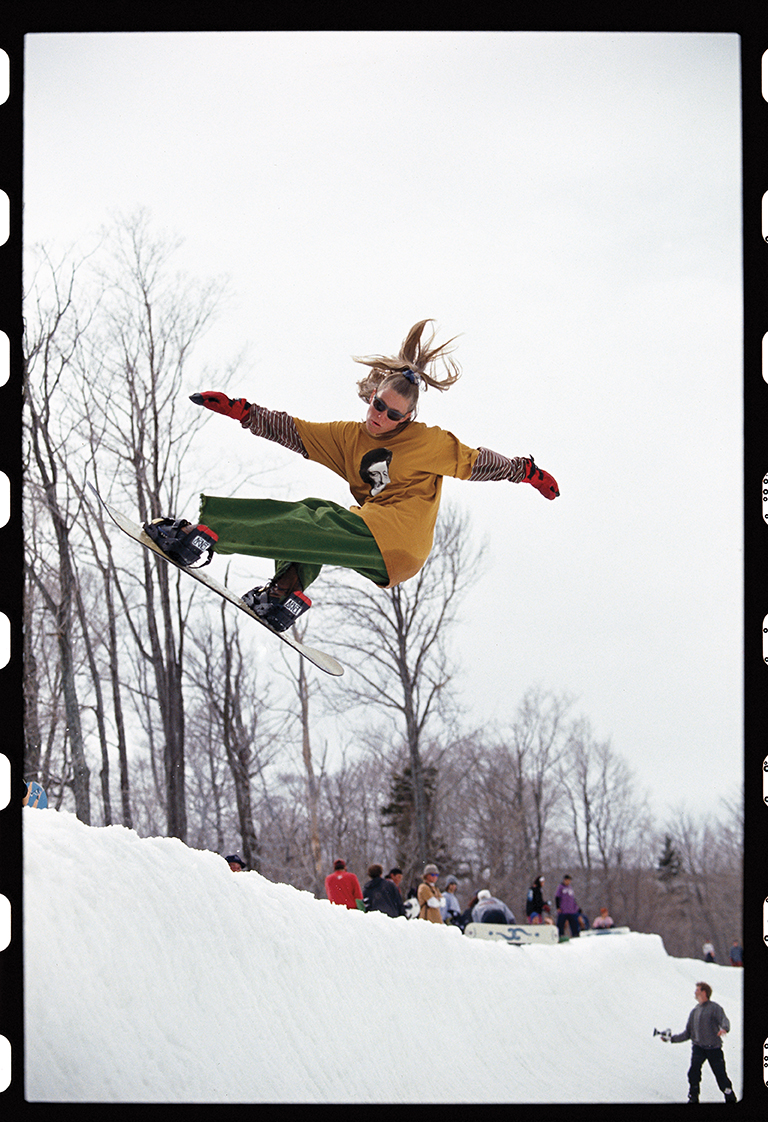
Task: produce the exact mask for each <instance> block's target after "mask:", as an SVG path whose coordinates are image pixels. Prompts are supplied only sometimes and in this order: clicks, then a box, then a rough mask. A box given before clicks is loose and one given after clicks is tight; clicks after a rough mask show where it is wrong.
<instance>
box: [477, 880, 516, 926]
mask: <svg viewBox="0 0 768 1122" xmlns="http://www.w3.org/2000/svg"><path fill="white" fill-rule="evenodd" d="M472 922H473V923H514V922H515V917H514V915H513V914H512V912H511V911H510V909H509V908H508V907H507V905H506V904H505V903H504V902H503V901H502V900H499V899H497V897H496V896H491V893H490V891H489V890H488V889H487V888H483V889H481V890H480V892H478V894H477V903H476V904H475V906H474V908H473V909H472Z"/></svg>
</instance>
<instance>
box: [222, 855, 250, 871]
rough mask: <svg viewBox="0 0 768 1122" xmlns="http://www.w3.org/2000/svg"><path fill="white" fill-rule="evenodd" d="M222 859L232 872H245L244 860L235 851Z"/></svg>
mask: <svg viewBox="0 0 768 1122" xmlns="http://www.w3.org/2000/svg"><path fill="white" fill-rule="evenodd" d="M224 860H225V861H226V862H227V864H228V865H229V867H230V869H231V870H232V872H233V873H244V872H245V861H243V859H242V857H240V856H238V854H237V853H230V855H229V857H225V858H224Z"/></svg>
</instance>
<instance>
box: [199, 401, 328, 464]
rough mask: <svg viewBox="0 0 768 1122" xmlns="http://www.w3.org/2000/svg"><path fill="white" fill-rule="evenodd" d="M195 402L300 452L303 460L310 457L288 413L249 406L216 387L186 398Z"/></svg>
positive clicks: (292, 450) (283, 446)
mask: <svg viewBox="0 0 768 1122" xmlns="http://www.w3.org/2000/svg"><path fill="white" fill-rule="evenodd" d="M189 400H190V401H194V403H195V405H202V406H204V407H205V408H206V409H212V410H213V412H214V413H221V414H223V415H224V416H225V417H232V418H233V419H234V420H235V421H239V422H240V424H241V425H242V427H243V428H244V429H248V430H249V431H250V432H252V433H253V434H254V436H263V437H264V438H265V440H274V441H275V443H276V444H279V445H280V446H281V447H282V448H287V449H288V450H289V451H291V452H299V453H300V454H301V455H302V456H304V457H305V458H306V459H308V458H309V455H308V453H307V450H306V448H305V447H304V444H303V442H302V439H301V437H300V436H299V433H298V430H297V428H296V425H295V424H294V422H293V417H291V416H289V414H288V413H276V412H274V411H273V410H271V409H264V408H263V406H261V405H251V403H250V402H249V401H246V400H245V398H244V397H236V398H232V397H227V395H226V394H225V393H221V392H219V391H218V390H206V391H205V393H195V394H192V396H191V397H190V399H189Z"/></svg>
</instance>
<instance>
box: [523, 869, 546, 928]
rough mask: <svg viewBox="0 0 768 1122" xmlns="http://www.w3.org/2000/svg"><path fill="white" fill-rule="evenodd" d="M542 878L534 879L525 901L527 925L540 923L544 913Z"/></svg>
mask: <svg viewBox="0 0 768 1122" xmlns="http://www.w3.org/2000/svg"><path fill="white" fill-rule="evenodd" d="M543 890H544V877H536V880H535V881H534V882H533V884H532V885H531V887H530V888H529V889H528V895H527V897H526V899H525V917H526V919H527V920H528V922H529V923H541V921H542V915H543V913H544V891H543Z"/></svg>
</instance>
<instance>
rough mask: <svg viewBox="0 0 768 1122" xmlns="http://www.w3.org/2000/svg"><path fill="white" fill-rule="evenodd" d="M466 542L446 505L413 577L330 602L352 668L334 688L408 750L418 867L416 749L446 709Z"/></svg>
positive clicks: (472, 569) (474, 562)
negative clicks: (390, 723) (387, 723)
mask: <svg viewBox="0 0 768 1122" xmlns="http://www.w3.org/2000/svg"><path fill="white" fill-rule="evenodd" d="M470 540H471V533H470V528H469V521H468V518H467V517H466V515H464V514H461V513H460V512H459V511H458V510H457V509H456V508H452V507H450V506H445V507H444V508H443V510H442V512H441V514H440V516H439V518H438V522H437V527H436V532H435V543H434V547H433V550H432V553H431V555H430V557H429V559H428V560H427V562H426V564H425V565H424V567H423V569H422V570H421V572H419V573H418V574H417V575H416V576H415V577H412V578H411V580H409V581H406V582H405V583H404V584H400V585H397V586H396V587H395V588H391V589H388V590H387V591H384V592H377V591H375V590H373V589H371V587H370V585H368V586H367V587H366V588H365V589H364V590H363V589H361V587H360V586H359V585H357V584H354V583H352V582H351V581H346V582H342V583H341V584H339V585H338V588H337V590H336V596H335V598H336V600H337V601H338V603H339V604H340V606H341V622H340V625H339V636H340V638H339V639H338V641H337V643H336V645H337V646H338V647H339V648H340V649H341V650H342V651H343V652H346V654H347V656H348V657H347V662H348V664H349V665H350V667H351V669H352V680H351V682H350V684H349V685H347V686H344V685H342V686H341V687H340V688H341V689H342V691H343V692H344V697H345V700H346V702H347V703H348V704H351V705H365V707H366V713H367V714H370V713H371V712H372V711H374V710H375V709H377V710H379V711H380V712H384V713H388V714H389V715H390V716H391V717H392V718H393V719H394V722H395V725H396V726H397V725H399V729H400V735H401V736H402V737H403V738H404V740H405V743H406V745H407V749H408V756H409V763H410V769H411V777H412V782H413V795H414V817H415V825H416V839H417V842H416V844H417V853H416V860H417V863H420V864H424V862H426V861H427V860H429V858H430V854H429V852H428V844H429V830H428V822H427V815H428V806H427V798H426V791H425V776H424V765H423V761H422V745H423V743H424V737H425V735H426V731H427V728H428V724H429V722H430V720H431V719H432V718H433V717H437V716H438V715H439V714H441V713H442V714H445V713H447V712H448V711H449V710H450V709H451V707H452V699H451V698H450V697H449V696H448V690H447V687H448V686H449V684H450V682H451V678H452V675H453V669H452V667H451V665H450V660H449V656H448V648H447V637H448V632H449V629H450V625H451V623H452V622H453V621H454V619H455V617H456V613H457V612H458V610H459V608H460V594H461V592H462V590H463V589H464V588H465V587H466V586H467V584H468V583H469V581H470V580H472V579H473V578H475V577H476V575H477V568H478V561H479V557H480V555H481V554H482V547H481V548H480V549H477V550H473V549H472V548H471V547H470Z"/></svg>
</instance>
